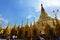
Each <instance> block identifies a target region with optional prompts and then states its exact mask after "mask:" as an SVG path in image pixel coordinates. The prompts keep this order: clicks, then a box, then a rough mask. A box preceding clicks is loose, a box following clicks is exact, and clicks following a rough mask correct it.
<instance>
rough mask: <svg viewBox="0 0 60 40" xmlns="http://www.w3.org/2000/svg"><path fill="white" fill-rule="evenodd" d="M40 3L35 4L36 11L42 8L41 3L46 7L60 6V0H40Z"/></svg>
mask: <svg viewBox="0 0 60 40" xmlns="http://www.w3.org/2000/svg"><path fill="white" fill-rule="evenodd" d="M37 3H38V5H37V6H35V11H36V12H38V11H40V10H41V3H42V4H43V6H44V7H45V8H46V7H60V0H38V2H37Z"/></svg>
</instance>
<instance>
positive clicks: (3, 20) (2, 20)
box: [0, 18, 8, 23]
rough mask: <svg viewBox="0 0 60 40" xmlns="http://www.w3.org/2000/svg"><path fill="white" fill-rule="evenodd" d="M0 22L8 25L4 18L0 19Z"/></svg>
mask: <svg viewBox="0 0 60 40" xmlns="http://www.w3.org/2000/svg"><path fill="white" fill-rule="evenodd" d="M0 22H4V23H8V20H7V19H4V18H0Z"/></svg>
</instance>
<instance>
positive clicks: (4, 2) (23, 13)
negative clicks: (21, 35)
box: [0, 0, 60, 27]
mask: <svg viewBox="0 0 60 40" xmlns="http://www.w3.org/2000/svg"><path fill="white" fill-rule="evenodd" d="M41 3H42V4H43V5H44V8H45V10H46V12H48V14H49V15H50V16H51V17H54V13H53V12H52V11H53V10H56V9H60V5H59V4H60V1H59V0H0V24H1V25H3V27H6V25H7V24H8V22H10V25H11V26H13V25H14V24H15V23H16V25H21V24H22V20H23V22H24V25H25V23H26V20H27V19H28V23H29V24H30V22H32V23H33V21H34V20H33V17H35V20H36V21H37V20H38V18H39V16H40V13H41V11H40V10H41V8H40V5H41ZM58 18H59V19H60V17H59V15H58Z"/></svg>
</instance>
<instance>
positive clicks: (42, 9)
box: [41, 4, 45, 12]
mask: <svg viewBox="0 0 60 40" xmlns="http://www.w3.org/2000/svg"><path fill="white" fill-rule="evenodd" d="M43 11H45V9H44V8H43V4H41V12H43Z"/></svg>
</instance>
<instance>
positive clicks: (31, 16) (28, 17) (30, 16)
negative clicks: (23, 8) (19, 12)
mask: <svg viewBox="0 0 60 40" xmlns="http://www.w3.org/2000/svg"><path fill="white" fill-rule="evenodd" d="M33 17H35V18H36V16H34V15H28V16H27V17H26V18H27V19H30V18H33Z"/></svg>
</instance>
